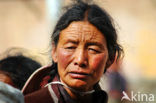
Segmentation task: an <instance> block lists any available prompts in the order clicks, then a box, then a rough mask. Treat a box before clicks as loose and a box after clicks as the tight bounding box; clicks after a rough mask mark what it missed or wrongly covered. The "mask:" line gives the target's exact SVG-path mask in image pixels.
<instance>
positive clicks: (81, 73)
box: [52, 21, 108, 91]
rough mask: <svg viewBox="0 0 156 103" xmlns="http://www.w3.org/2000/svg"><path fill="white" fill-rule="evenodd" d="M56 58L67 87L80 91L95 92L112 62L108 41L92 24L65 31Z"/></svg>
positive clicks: (54, 53) (79, 24)
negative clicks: (106, 67) (110, 60)
mask: <svg viewBox="0 0 156 103" xmlns="http://www.w3.org/2000/svg"><path fill="white" fill-rule="evenodd" d="M52 57H53V60H54V61H55V62H56V63H57V64H58V73H59V75H60V79H61V81H62V82H63V83H65V84H66V85H68V86H70V87H72V88H75V89H77V90H80V91H88V90H92V89H93V86H94V85H95V84H96V83H97V82H98V81H99V80H100V77H101V76H102V74H103V72H104V69H105V65H106V62H107V60H108V50H107V43H106V39H105V37H104V36H103V34H102V33H101V32H100V31H99V30H98V29H97V28H96V27H95V26H93V25H92V24H90V23H89V22H87V21H77V22H72V23H71V24H70V25H69V26H68V27H67V28H66V29H64V30H62V31H61V33H60V36H59V42H58V45H57V47H56V48H54V49H53V50H52Z"/></svg>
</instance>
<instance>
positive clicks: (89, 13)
mask: <svg viewBox="0 0 156 103" xmlns="http://www.w3.org/2000/svg"><path fill="white" fill-rule="evenodd" d="M85 20H87V21H88V22H90V23H91V24H93V25H94V26H95V27H96V28H97V29H98V30H99V31H101V32H102V34H103V35H104V36H105V38H106V41H107V47H108V53H109V62H107V65H106V68H108V66H110V65H111V64H112V63H113V62H114V59H115V56H117V58H119V57H120V56H121V54H122V52H123V50H122V48H121V46H120V45H119V44H118V43H117V32H116V29H115V27H114V25H113V20H112V18H111V17H110V15H109V14H108V13H107V12H106V11H105V10H102V9H101V8H100V7H99V6H97V5H95V4H92V5H89V4H87V3H84V2H82V1H80V0H79V2H77V3H76V4H74V5H73V6H72V7H71V8H69V9H68V10H67V11H66V12H65V13H64V14H63V15H62V16H61V18H60V19H59V21H58V22H57V25H56V27H55V29H54V32H53V34H52V42H53V43H54V45H55V46H57V43H58V41H59V34H60V32H61V31H62V30H63V29H65V28H66V27H68V25H69V24H70V23H71V22H73V21H85ZM105 71H106V69H105Z"/></svg>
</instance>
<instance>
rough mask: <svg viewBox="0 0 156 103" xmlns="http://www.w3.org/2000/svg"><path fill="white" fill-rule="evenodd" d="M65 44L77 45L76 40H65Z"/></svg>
mask: <svg viewBox="0 0 156 103" xmlns="http://www.w3.org/2000/svg"><path fill="white" fill-rule="evenodd" d="M65 43H73V44H78V40H75V39H65Z"/></svg>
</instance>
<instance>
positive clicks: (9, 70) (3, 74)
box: [0, 55, 41, 90]
mask: <svg viewBox="0 0 156 103" xmlns="http://www.w3.org/2000/svg"><path fill="white" fill-rule="evenodd" d="M40 67H41V64H40V63H38V62H37V61H35V60H32V59H31V58H28V57H25V56H23V55H16V56H8V57H6V58H3V59H2V60H0V81H2V82H5V83H7V84H9V85H12V86H13V87H16V88H18V89H20V90H21V89H22V87H23V85H24V84H25V82H26V81H27V79H28V78H29V76H30V75H31V74H32V73H33V72H34V71H35V70H36V69H38V68H40Z"/></svg>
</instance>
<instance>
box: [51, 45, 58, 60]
mask: <svg viewBox="0 0 156 103" xmlns="http://www.w3.org/2000/svg"><path fill="white" fill-rule="evenodd" d="M56 51H57V48H56V46H55V45H54V44H52V52H51V54H52V59H53V61H54V62H55V63H57V52H56Z"/></svg>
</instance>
